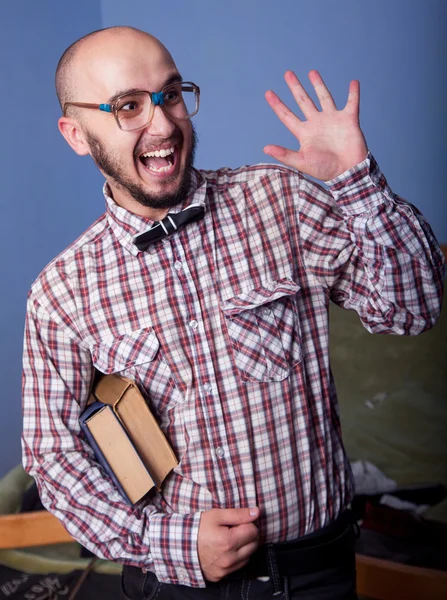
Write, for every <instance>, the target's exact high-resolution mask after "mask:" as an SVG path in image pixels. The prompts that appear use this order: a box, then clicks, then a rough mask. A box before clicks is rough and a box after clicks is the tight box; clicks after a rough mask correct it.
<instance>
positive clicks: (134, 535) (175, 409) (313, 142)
mask: <svg viewBox="0 0 447 600" xmlns="http://www.w3.org/2000/svg"><path fill="white" fill-rule="evenodd" d="M309 78H310V81H311V84H312V85H313V87H314V89H315V92H316V94H317V97H318V99H319V102H320V105H321V110H319V109H318V108H317V107H316V106H315V104H314V102H313V101H312V100H311V99H310V97H309V96H308V94H307V92H306V91H305V89H304V88H303V86H302V84H301V83H300V81H299V80H298V78H297V77H296V76H295V75H294V73H292V72H290V71H288V72H287V73H286V75H285V79H286V82H287V84H288V86H289V88H290V90H291V92H292V94H293V96H294V98H295V100H296V102H297V103H298V105H299V107H300V109H301V111H302V112H303V114H304V116H305V120H300V119H298V118H297V117H296V116H295V115H294V114H293V113H292V112H291V111H290V110H289V109H288V108H287V107H286V106H285V105H284V104H283V103H282V101H281V100H280V99H279V98H278V97H277V96H276V95H275V94H274V93H273V92H272V91H268V92H267V93H266V99H267V102H268V103H269V105H270V106H271V107H272V109H273V110H274V112H275V113H276V115H277V116H278V118H279V119H280V121H281V122H282V123H283V124H284V125H285V126H286V127H287V128H288V129H289V130H290V131H291V132H292V133H293V134H294V135H295V136H296V138H297V140H298V141H299V144H300V150H299V151H296V150H288V149H285V148H282V147H278V146H266V147H265V152H266V153H267V154H269V155H270V156H272V157H274V158H276V159H278V160H279V161H280V162H282V163H284V165H285V166H284V167H283V166H278V165H266V164H264V165H256V166H253V167H243V168H240V169H236V170H232V169H228V168H225V169H221V170H219V171H199V170H197V169H195V168H194V166H193V162H194V148H195V135H194V129H193V125H192V121H191V118H192V117H194V115H195V114H196V112H197V110H198V108H199V99H200V89H199V87H198V86H197V85H196V84H195V83H192V82H188V81H186V82H185V81H184V80H183V79H182V76H181V74H180V73H179V71H178V69H177V67H176V65H175V62H174V60H173V58H172V57H171V55H170V54H169V52H168V51H167V49H166V48H165V47H164V46H163V45H162V44H161V43H160V42H159V41H158V40H157V39H156V38H154V37H152V36H150V35H148V34H147V33H144V32H142V31H139V30H136V29H132V28H128V27H119V28H110V29H105V30H101V31H98V32H93V33H91V34H89V35H87V36H85V37H84V38H82V39H81V40H78V41H77V42H75V44H73V45H72V46H70V48H69V49H68V50H67V51H66V52H65V53H64V55H63V56H62V58H61V60H60V62H59V65H58V70H57V74H56V87H57V93H58V97H59V100H60V103H61V107H62V110H63V116H62V117H61V118H60V119H59V129H60V131H61V133H62V135H63V136H64V138H65V140H66V141H67V142H68V144H69V145H70V146H71V147H72V148H73V150H74V151H75V152H76V153H77V154H79V155H86V154H89V155H90V156H91V157H92V159H93V160H94V162H95V163H96V165H97V167H98V169H99V170H100V171H101V173H102V174H103V176H104V178H105V184H104V189H103V193H104V197H105V202H106V212H105V214H104V215H103V216H102V217H100V218H99V219H98V220H97V221H96V222H95V223H94V224H93V225H92V226H91V227H90V228H89V229H88V230H87V231H86V232H85V233H84V234H83V235H82V236H81V237H80V238H79V239H78V240H77V241H76V242H74V243H73V244H72V245H71V246H69V247H68V248H67V249H66V250H65V251H64V252H63V253H62V254H60V255H59V256H58V257H57V258H56V259H54V260H53V261H52V262H51V263H50V264H49V265H48V266H47V267H46V268H45V269H44V270H43V271H42V273H41V274H40V276H39V277H38V279H37V280H36V282H35V283H34V284H33V286H32V289H31V291H30V294H29V299H28V307H27V319H26V333H25V349H24V380H23V390H24V430H23V452H24V465H25V467H26V469H27V470H28V471H29V472H30V473H31V474H32V475H33V476H34V477H35V479H36V481H37V484H38V487H39V491H40V495H41V499H42V502H43V503H44V505H45V506H46V507H47V508H48V509H49V510H51V511H52V512H53V513H54V514H55V515H56V516H57V517H58V518H59V519H60V520H61V521H62V522H63V523H64V525H65V527H66V528H67V529H68V531H69V532H70V533H71V534H72V536H73V537H74V538H76V539H77V540H79V542H80V543H82V544H83V545H84V546H85V547H87V548H89V549H90V550H91V551H92V552H93V553H94V554H96V555H97V556H100V557H103V558H106V559H109V560H112V561H117V562H120V563H123V565H124V567H123V597H124V598H128V599H131V600H139V599H143V598H159V599H162V598H179V599H180V598H203V599H205V598H206V599H208V598H210V599H211V598H216V599H217V598H223V597H225V598H239V597H242V598H255V599H260V598H272V597H273V596H275V597H284V598H300V599H310V598H311V599H312V600H317V599H323V598H330V599H331V600H336V599H341V598H355V597H356V595H355V555H354V538H355V536H354V533H353V531H354V529H353V525H352V518H351V516H350V514H349V511H348V510H347V509H348V505H349V503H350V501H351V499H352V495H353V484H352V475H351V470H350V467H349V462H348V460H347V457H346V453H345V450H344V448H343V444H342V440H341V430H340V423H339V418H338V408H337V398H336V394H335V387H334V382H333V379H332V375H331V370H330V365H329V356H328V306H329V301H330V300H331V301H333V302H336V303H337V304H339V305H340V306H342V307H345V308H349V309H353V310H355V311H357V313H358V314H359V316H360V319H361V321H362V322H363V324H364V326H365V327H366V328H367V329H368V330H369V331H371V332H377V333H398V334H410V335H415V334H419V333H421V332H422V331H424V330H426V329H428V328H430V327H431V326H433V324H434V323H435V322H436V320H437V318H438V315H439V311H440V302H441V296H442V276H443V259H442V254H441V252H440V250H439V247H438V245H437V242H436V240H435V238H434V236H433V234H432V232H431V229H430V227H429V226H428V224H427V223H426V221H425V220H424V218H423V217H422V216H421V214H420V213H419V212H418V211H417V209H416V208H415V207H413V206H411V205H410V204H408V203H406V202H405V201H404V200H402V199H401V198H399V197H398V196H396V195H395V194H394V193H393V192H392V191H391V190H390V188H389V186H388V184H387V182H386V180H385V178H384V177H383V175H382V174H381V172H380V170H379V167H378V165H377V163H376V162H375V160H374V159H373V157H372V156H371V154H370V153H369V152H368V148H367V145H366V142H365V139H364V136H363V134H362V131H361V129H360V126H359V118H358V115H359V83H358V82H357V81H352V82H351V84H350V87H349V96H348V101H347V104H346V106H345V107H344V109H343V110H337V108H336V107H335V104H334V101H333V99H332V97H331V94H330V93H329V91H328V90H327V88H326V86H325V84H324V82H323V81H322V79H321V77H320V75H319V73H318V72H317V71H311V72H310V73H309ZM307 175H308V176H311V177H312V178H315V179H319V180H321V181H323V182H325V183H326V187H323V186H320V185H317V184H316V183H315V182H314V181H313V180H312V179H310V178H308V177H307ZM95 370H97V371H99V372H102V373H106V374H107V373H118V374H121V375H123V376H126V377H129V378H131V379H132V380H134V381H135V382H136V383H137V384H138V386H139V387H140V389H141V391H142V393H143V394H144V396H145V397H146V399H147V402H148V404H149V405H150V407H151V409H152V411H153V412H154V414H155V415H156V416H157V419H158V421H159V424H160V426H161V428H162V429H163V431H164V432H165V434H166V436H167V438H168V439H169V441H170V443H171V445H172V447H173V448H174V451H175V453H176V455H177V457H178V459H179V465H178V466H177V467H176V468H175V469H174V471H173V472H172V473H171V474H170V475H169V476H168V477H167V479H166V480H165V482H164V484H163V487H162V490H161V491H155V492H151V493H150V494H148V495H147V496H145V497H144V499H143V500H142V501H140V502H139V503H138V504H136V505H135V506H131V505H129V504H128V503H126V501H125V500H124V498H123V497H122V496H121V494H120V492H119V491H118V490H117V489H116V488H115V487H114V484H113V482H112V481H111V480H110V479H109V478H108V477H107V475H106V474H105V473H104V471H103V470H102V468H101V466H100V465H99V464H98V463H97V462H96V460H95V458H94V455H93V452H92V450H91V448H90V447H89V446H88V444H87V442H86V440H85V438H84V437H83V435H82V434H81V431H80V426H79V416H80V414H81V413H82V411H83V410H84V408H85V406H86V403H87V400H88V397H89V394H90V391H91V385H92V381H93V378H94V373H95Z"/></svg>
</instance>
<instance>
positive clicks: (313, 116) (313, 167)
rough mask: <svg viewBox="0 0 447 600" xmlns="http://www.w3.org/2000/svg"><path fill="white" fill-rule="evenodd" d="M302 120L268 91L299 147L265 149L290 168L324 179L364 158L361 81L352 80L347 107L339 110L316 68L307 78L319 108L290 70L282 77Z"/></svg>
mask: <svg viewBox="0 0 447 600" xmlns="http://www.w3.org/2000/svg"><path fill="white" fill-rule="evenodd" d="M284 78H285V80H286V83H287V85H288V86H289V89H290V91H291V92H292V94H293V97H294V98H295V101H296V103H297V104H298V106H299V107H300V109H301V111H302V113H303V115H304V116H305V117H306V120H305V121H302V120H301V119H299V118H298V117H297V116H296V115H295V114H294V113H293V112H292V111H291V110H289V108H287V106H286V105H285V104H284V103H283V102H282V101H281V100H280V99H279V98H278V96H277V95H276V94H275V93H274V92H273V91H271V90H269V91H268V92H266V94H265V98H266V100H267V102H268V103H269V105H270V106H271V108H272V109H273V110H274V112H275V114H276V115H277V117H278V118H279V120H280V121H281V122H282V123H284V125H285V126H286V127H287V129H288V130H289V131H290V132H291V133H293V135H294V136H295V137H296V138H297V140H298V142H299V144H300V149H299V150H288V149H287V148H283V147H282V146H273V145H268V146H265V148H264V152H265V153H266V154H269V155H270V156H272V157H273V158H276V159H277V160H279V161H280V162H282V163H284V164H285V165H287V166H289V167H293V168H295V169H298V170H299V171H302V172H303V173H306V174H307V175H310V176H311V177H315V178H316V179H320V180H322V181H327V180H329V179H332V178H333V177H336V176H337V175H341V173H343V172H344V171H346V170H347V169H350V168H352V167H354V166H355V165H357V164H358V163H359V162H361V161H362V160H364V159H365V158H366V155H367V153H368V148H367V146H366V142H365V138H364V136H363V133H362V130H361V129H360V124H359V104H360V84H359V82H358V81H351V83H350V85H349V95H348V101H347V102H346V106H345V107H344V108H343V109H342V110H338V109H337V107H336V106H335V103H334V100H333V98H332V96H331V94H330V92H329V90H328V89H327V87H326V85H325V84H324V81H323V79H322V78H321V76H320V74H319V73H318V71H310V72H309V79H310V81H311V83H312V85H313V87H314V89H315V92H316V94H317V97H318V100H319V101H320V105H321V111H320V110H318V108H317V107H316V106H315V104H314V102H313V101H312V99H311V98H310V96H309V95H308V94H307V92H306V90H305V89H304V87H303V86H302V85H301V83H300V81H299V79H298V77H297V76H296V75H295V73H293V72H292V71H287V72H286V74H285V76H284Z"/></svg>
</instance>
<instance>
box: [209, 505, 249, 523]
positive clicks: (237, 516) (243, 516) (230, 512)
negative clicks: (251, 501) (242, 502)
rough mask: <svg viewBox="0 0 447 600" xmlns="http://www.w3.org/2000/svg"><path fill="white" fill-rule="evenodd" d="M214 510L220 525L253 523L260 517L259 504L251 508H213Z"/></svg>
mask: <svg viewBox="0 0 447 600" xmlns="http://www.w3.org/2000/svg"><path fill="white" fill-rule="evenodd" d="M213 512H214V513H215V518H216V522H217V523H218V524H219V525H228V526H229V527H235V526H236V525H242V524H244V523H251V522H253V521H256V519H257V518H258V517H259V508H258V507H257V506H253V507H251V508H216V509H213Z"/></svg>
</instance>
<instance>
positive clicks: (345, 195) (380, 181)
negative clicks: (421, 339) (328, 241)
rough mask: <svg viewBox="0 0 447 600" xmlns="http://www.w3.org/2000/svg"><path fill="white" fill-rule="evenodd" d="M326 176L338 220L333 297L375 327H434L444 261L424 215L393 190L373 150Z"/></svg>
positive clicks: (414, 330)
mask: <svg viewBox="0 0 447 600" xmlns="http://www.w3.org/2000/svg"><path fill="white" fill-rule="evenodd" d="M327 183H328V185H329V186H330V191H331V193H332V196H333V198H334V200H335V202H336V204H337V208H338V209H340V212H341V215H342V218H343V221H344V226H343V227H341V228H340V229H339V230H338V232H337V235H336V236H335V237H336V238H337V239H336V240H335V242H334V246H333V249H334V251H335V250H336V251H337V254H336V255H335V254H334V255H335V258H334V259H333V261H332V264H331V269H332V282H331V283H332V285H331V298H332V299H333V300H334V301H335V302H337V303H338V304H340V305H342V306H343V307H345V308H352V309H354V310H356V311H357V312H358V313H359V315H360V317H361V319H362V321H363V323H364V325H365V327H366V328H367V329H368V330H370V331H372V332H375V333H387V332H389V333H398V334H407V335H415V334H418V333H421V332H422V331H424V330H426V329H428V328H430V327H431V326H433V325H434V323H435V322H436V320H437V318H438V317H439V313H440V307H441V300H442V291H443V276H444V261H443V255H442V252H441V250H440V248H439V245H438V243H437V241H436V239H435V237H434V235H433V233H432V231H431V229H430V226H429V225H428V223H427V222H426V221H425V219H424V217H423V216H422V215H421V214H420V213H419V211H418V210H417V209H416V208H415V207H413V206H412V205H410V204H409V203H407V202H405V201H404V200H402V199H400V198H399V197H397V196H396V195H394V194H393V193H392V191H391V190H390V188H389V187H388V185H387V182H386V180H385V178H384V176H383V175H382V173H381V172H380V170H379V168H378V166H377V164H376V162H375V161H374V159H373V158H372V157H371V156H368V157H367V159H366V160H365V161H363V162H362V163H360V165H358V166H357V167H355V168H354V169H351V170H350V171H348V172H347V173H344V174H343V175H341V176H340V177H337V178H336V179H334V180H332V181H329V182H327Z"/></svg>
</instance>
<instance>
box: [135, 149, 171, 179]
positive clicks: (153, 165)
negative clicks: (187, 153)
mask: <svg viewBox="0 0 447 600" xmlns="http://www.w3.org/2000/svg"><path fill="white" fill-rule="evenodd" d="M140 161H141V162H142V163H143V165H144V166H145V167H146V169H148V170H149V171H153V172H154V173H168V172H170V171H172V169H173V167H174V163H175V147H174V146H172V147H171V148H162V149H160V150H153V151H152V152H145V153H144V154H141V155H140Z"/></svg>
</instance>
